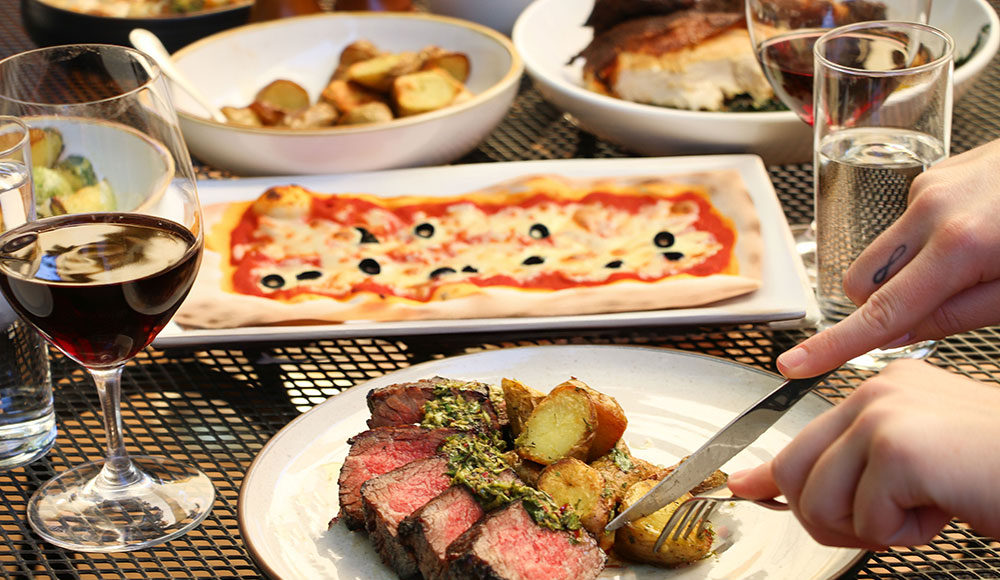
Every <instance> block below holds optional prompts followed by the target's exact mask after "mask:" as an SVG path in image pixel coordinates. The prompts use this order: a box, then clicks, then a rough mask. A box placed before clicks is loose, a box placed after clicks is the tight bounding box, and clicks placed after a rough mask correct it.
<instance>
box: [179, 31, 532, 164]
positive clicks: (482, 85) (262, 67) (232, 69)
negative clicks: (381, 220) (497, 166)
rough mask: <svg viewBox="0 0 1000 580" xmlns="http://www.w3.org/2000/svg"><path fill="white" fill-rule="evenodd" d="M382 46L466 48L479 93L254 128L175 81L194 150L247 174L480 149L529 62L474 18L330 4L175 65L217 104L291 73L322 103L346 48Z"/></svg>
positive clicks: (435, 160)
mask: <svg viewBox="0 0 1000 580" xmlns="http://www.w3.org/2000/svg"><path fill="white" fill-rule="evenodd" d="M363 39H364V40H370V41H371V42H373V43H374V44H375V45H376V46H377V47H379V48H380V49H381V50H385V51H390V52H400V51H406V50H408V51H416V50H419V49H421V48H423V47H425V46H428V45H438V46H441V47H442V48H445V49H448V50H454V51H458V52H464V53H466V54H467V55H468V56H469V60H470V62H471V71H470V76H469V79H468V81H467V82H466V87H467V88H468V89H469V90H470V91H471V92H472V93H473V94H474V95H475V96H474V97H473V98H471V99H469V100H468V101H466V102H463V103H461V104H457V105H452V106H449V107H445V108H444V109H441V110H438V111H433V112H430V113H424V114H421V115H414V116H412V117H406V118H403V119H396V120H393V121H390V122H387V123H379V124H371V125H356V126H342V127H324V128H321V129H310V130H293V129H283V128H260V129H256V128H248V127H238V126H233V125H228V124H225V123H218V122H215V121H211V120H209V119H207V118H205V117H204V115H205V113H203V112H202V109H201V107H199V106H198V104H197V103H196V102H195V101H194V100H193V99H191V98H190V96H188V95H187V94H185V93H184V92H182V91H181V90H180V89H179V88H177V87H174V88H173V97H174V102H175V104H176V106H177V109H178V116H179V117H180V124H181V130H182V131H183V133H184V138H185V139H186V141H187V144H188V147H189V148H190V149H191V153H192V154H193V155H194V156H195V157H197V158H198V159H200V160H201V161H204V162H205V163H208V164H209V165H212V166H215V167H218V168H222V169H228V170H231V171H233V172H234V173H237V174H240V175H288V174H323V173H344V172H354V171H372V170H379V169H390V168H398V167H415V166H422V165H438V164H443V163H447V162H449V161H453V160H455V159H457V158H459V157H461V156H462V155H464V154H466V153H468V152H469V151H471V150H472V149H474V148H475V147H476V146H477V145H478V144H479V143H480V142H481V141H482V140H483V139H485V138H486V136H487V135H489V133H490V132H491V131H492V130H493V129H494V128H495V127H496V125H497V124H499V123H500V121H501V120H502V119H503V117H504V115H505V114H506V113H507V110H508V109H509V108H510V105H511V102H512V101H513V99H514V97H515V95H516V94H517V90H518V86H519V80H520V78H521V75H522V73H523V68H524V67H523V64H522V61H521V58H520V56H518V54H517V51H516V50H514V46H513V44H511V42H510V40H509V39H508V38H506V37H505V36H503V35H502V34H499V33H498V32H496V31H494V30H492V29H490V28H487V27H485V26H481V25H478V24H475V23H472V22H466V21H463V20H459V19H455V18H447V17H443V16H436V15H429V14H418V13H376V12H372V13H357V12H352V13H348V12H343V13H326V14H317V15H311V16H300V17H296V18H286V19H283V20H276V21H271V22H263V23H260V24H250V25H247V26H241V27H239V28H235V29H232V30H228V31H226V32H222V33H219V34H216V35H213V36H210V37H208V38H204V39H202V40H199V41H197V42H195V43H193V44H191V45H189V46H187V47H185V48H183V49H181V50H179V51H177V52H176V53H175V54H174V55H172V57H171V58H172V59H173V61H174V62H175V64H176V65H177V67H178V68H179V69H180V70H181V72H183V73H184V74H185V75H186V76H187V77H188V78H189V79H190V80H191V81H192V82H193V83H194V84H195V86H197V87H198V88H199V89H200V90H201V91H202V93H203V94H205V95H206V96H207V98H208V100H209V101H210V102H211V103H212V104H214V105H216V106H218V107H222V106H224V105H230V106H245V105H247V104H249V103H250V102H251V101H252V100H253V97H254V95H255V94H256V93H257V91H258V90H260V89H261V88H262V87H263V86H264V85H266V84H267V83H269V82H271V81H272V80H275V79H278V78H285V79H290V80H293V81H295V82H297V83H299V84H301V85H302V86H303V87H305V88H306V90H308V91H309V94H310V97H311V99H312V100H313V101H314V102H315V100H316V98H317V97H318V95H319V93H320V91H322V89H323V88H324V87H325V86H326V83H327V81H328V80H329V78H330V74H331V73H332V72H333V70H334V68H335V67H336V63H337V61H338V59H339V57H340V52H341V50H342V49H343V48H344V47H345V46H347V45H348V44H350V43H351V42H354V41H356V40H363Z"/></svg>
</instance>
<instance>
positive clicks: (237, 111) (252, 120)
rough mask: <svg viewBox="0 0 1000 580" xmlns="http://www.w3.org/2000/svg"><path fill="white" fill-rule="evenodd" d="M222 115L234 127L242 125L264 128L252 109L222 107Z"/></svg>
mask: <svg viewBox="0 0 1000 580" xmlns="http://www.w3.org/2000/svg"><path fill="white" fill-rule="evenodd" d="M222 114H223V115H225V116H226V120H227V121H229V122H230V123H232V124H233V125H242V126H244V127H263V126H264V124H263V123H261V121H260V117H258V116H257V113H255V112H254V110H253V109H252V108H250V107H222Z"/></svg>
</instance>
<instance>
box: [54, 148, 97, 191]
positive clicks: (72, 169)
mask: <svg viewBox="0 0 1000 580" xmlns="http://www.w3.org/2000/svg"><path fill="white" fill-rule="evenodd" d="M55 168H56V170H57V171H58V172H59V173H62V174H63V177H65V178H66V181H68V182H69V184H70V185H71V186H72V187H73V191H76V190H78V189H80V188H81V187H87V186H88V185H96V184H97V174H95V173H94V166H93V165H92V164H91V163H90V160H89V159H87V158H85V157H81V156H80V155H70V156H68V157H66V159H63V160H62V161H60V162H59V163H57V164H56V167H55Z"/></svg>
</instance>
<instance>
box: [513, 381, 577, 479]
mask: <svg viewBox="0 0 1000 580" xmlns="http://www.w3.org/2000/svg"><path fill="white" fill-rule="evenodd" d="M596 426H597V409H596V408H595V405H594V403H593V400H592V398H591V396H590V393H588V392H587V390H586V389H582V388H578V387H575V386H572V385H566V386H563V387H556V388H555V389H552V392H551V393H549V394H548V395H546V396H545V398H544V399H542V400H541V401H540V402H539V403H538V405H537V406H536V407H535V410H534V411H532V412H531V415H530V416H529V417H528V420H527V421H525V422H524V427H523V430H522V431H521V434H520V435H519V436H518V437H517V438H516V439H515V440H514V450H515V451H517V453H518V455H520V456H521V457H523V458H524V459H528V460H530V461H535V462H537V463H541V464H543V465H549V464H551V463H555V462H556V461H558V460H560V459H562V458H564V457H575V458H577V459H586V458H587V456H588V454H589V453H590V447H591V443H592V442H593V440H594V432H595V428H596Z"/></svg>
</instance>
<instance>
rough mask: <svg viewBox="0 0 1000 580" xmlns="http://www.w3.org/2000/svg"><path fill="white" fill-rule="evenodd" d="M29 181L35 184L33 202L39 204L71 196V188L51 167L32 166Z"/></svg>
mask: <svg viewBox="0 0 1000 580" xmlns="http://www.w3.org/2000/svg"><path fill="white" fill-rule="evenodd" d="M31 179H32V181H34V184H35V202H36V203H41V202H43V201H47V200H48V199H51V198H53V197H60V196H66V195H71V194H72V193H73V191H74V190H73V186H72V185H70V183H69V181H68V180H67V179H66V176H65V175H63V174H62V173H60V172H58V171H56V170H55V169H52V168H51V167H41V166H38V165H36V166H34V167H32V168H31Z"/></svg>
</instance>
